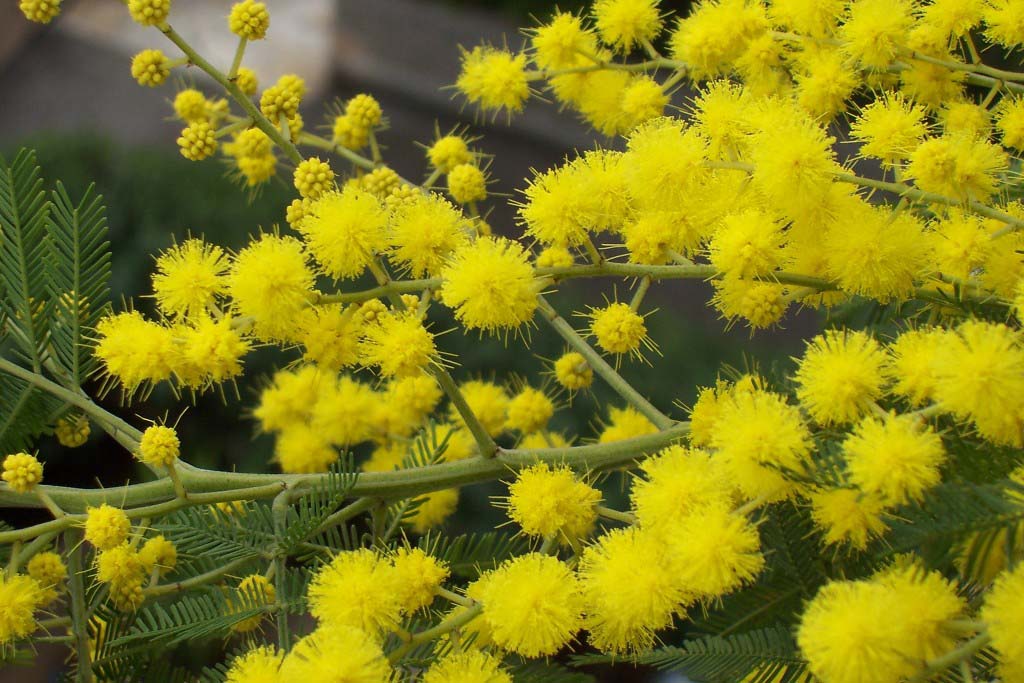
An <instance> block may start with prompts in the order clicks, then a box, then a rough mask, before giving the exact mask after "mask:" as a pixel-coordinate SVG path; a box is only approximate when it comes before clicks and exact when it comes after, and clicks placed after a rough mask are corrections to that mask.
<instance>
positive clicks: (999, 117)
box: [996, 12, 1024, 150]
mask: <svg viewBox="0 0 1024 683" xmlns="http://www.w3.org/2000/svg"><path fill="white" fill-rule="evenodd" d="M1022 16H1024V12H1022ZM996 128H998V129H999V133H1000V134H1001V136H1002V141H1003V145H1004V146H1006V147H1014V148H1016V149H1017V150H1024V97H1015V98H1013V99H1006V100H1003V101H1002V102H1001V103H1000V104H999V107H997V108H996Z"/></svg>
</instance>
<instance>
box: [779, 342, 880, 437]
mask: <svg viewBox="0 0 1024 683" xmlns="http://www.w3.org/2000/svg"><path fill="white" fill-rule="evenodd" d="M887 361H888V358H887V356H886V354H885V352H884V351H883V350H882V348H881V347H880V346H879V345H878V342H876V341H875V340H874V339H872V338H871V337H870V336H868V335H867V334H866V333H864V332H851V331H840V330H829V331H827V332H826V333H825V334H822V335H818V336H817V337H815V338H814V339H812V340H811V341H810V342H809V343H808V345H807V350H806V351H805V352H804V357H803V358H802V359H801V360H800V367H799V368H798V369H797V371H796V375H795V379H796V381H797V390H796V395H797V398H798V399H799V400H800V403H801V405H803V407H804V408H805V409H806V410H807V412H808V413H809V414H810V415H811V417H812V418H814V419H815V420H816V421H818V422H820V423H821V424H825V425H830V424H835V423H848V422H852V421H854V420H856V419H857V418H859V417H861V416H862V415H864V414H865V413H866V412H868V411H869V410H870V409H871V406H872V405H873V404H874V402H875V401H876V400H878V399H879V398H881V396H882V394H883V389H884V387H885V377H886V372H885V371H886V364H887Z"/></svg>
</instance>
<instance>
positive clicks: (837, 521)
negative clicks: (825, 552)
mask: <svg viewBox="0 0 1024 683" xmlns="http://www.w3.org/2000/svg"><path fill="white" fill-rule="evenodd" d="M810 500H811V518H812V519H813V520H814V524H815V526H817V527H818V528H819V529H821V530H822V531H824V532H825V536H824V540H825V543H826V544H827V545H838V544H841V543H848V544H849V545H850V546H851V547H853V548H856V549H857V550H864V549H865V548H867V546H868V541H869V540H871V539H874V538H878V537H880V536H882V535H883V534H884V533H885V532H886V530H887V529H888V526H887V525H886V523H885V522H884V521H883V519H882V513H883V512H884V511H885V507H884V505H883V504H882V501H881V500H879V499H878V498H877V497H876V496H874V495H870V494H866V493H862V492H860V491H858V490H857V489H850V488H835V489H827V490H822V491H817V492H815V493H812V494H811V495H810Z"/></svg>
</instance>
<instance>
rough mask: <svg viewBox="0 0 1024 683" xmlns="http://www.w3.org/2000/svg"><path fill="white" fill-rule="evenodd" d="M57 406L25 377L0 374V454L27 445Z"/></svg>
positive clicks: (44, 426) (57, 408)
mask: <svg viewBox="0 0 1024 683" xmlns="http://www.w3.org/2000/svg"><path fill="white" fill-rule="evenodd" d="M61 405H62V402H61V401H60V400H58V399H55V398H53V397H52V396H51V395H50V394H47V393H44V392H42V391H40V390H39V389H37V388H35V387H34V386H33V385H31V384H29V383H28V382H26V381H25V380H23V379H20V378H18V377H14V376H12V375H6V374H3V373H0V453H14V452H17V451H20V450H25V449H27V448H29V447H30V446H31V444H32V441H33V440H34V439H35V438H36V437H37V436H39V434H41V433H42V432H43V430H44V429H46V427H47V425H48V424H49V423H50V421H51V418H52V416H53V415H54V413H55V412H57V411H59V410H60V408H61Z"/></svg>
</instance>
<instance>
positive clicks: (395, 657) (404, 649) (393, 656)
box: [388, 605, 484, 664]
mask: <svg viewBox="0 0 1024 683" xmlns="http://www.w3.org/2000/svg"><path fill="white" fill-rule="evenodd" d="M483 609H484V608H483V606H482V605H474V606H473V607H470V608H468V609H467V610H466V611H465V612H462V613H461V614H456V615H455V616H453V617H450V618H448V619H445V620H444V621H442V622H441V623H440V624H438V625H437V626H435V627H433V628H428V629H426V630H425V631H420V632H419V633H416V634H414V635H413V636H412V637H411V638H409V639H408V640H406V641H405V642H404V643H403V644H402V645H400V646H399V647H398V648H396V649H395V650H394V651H393V652H391V653H390V654H389V655H388V661H390V662H391V663H392V664H396V663H397V662H400V661H402V657H404V656H405V655H406V654H407V653H408V652H409V651H410V650H412V649H413V648H414V647H416V646H417V645H421V644H423V643H429V642H430V641H432V640H437V639H438V638H440V637H441V636H443V635H445V634H446V633H451V632H452V631H454V630H455V629H458V628H462V627H463V626H465V625H466V624H468V623H469V622H471V621H473V620H474V619H476V618H477V617H478V616H479V615H480V613H481V612H483Z"/></svg>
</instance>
